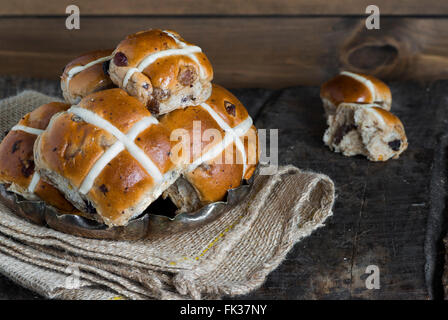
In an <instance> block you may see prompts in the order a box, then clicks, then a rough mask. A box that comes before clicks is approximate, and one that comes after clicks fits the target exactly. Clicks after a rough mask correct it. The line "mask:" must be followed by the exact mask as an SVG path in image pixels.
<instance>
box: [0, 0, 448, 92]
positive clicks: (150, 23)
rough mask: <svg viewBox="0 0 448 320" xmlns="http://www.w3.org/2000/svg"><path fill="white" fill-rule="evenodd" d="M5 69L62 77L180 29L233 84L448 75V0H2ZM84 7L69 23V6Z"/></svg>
mask: <svg viewBox="0 0 448 320" xmlns="http://www.w3.org/2000/svg"><path fill="white" fill-rule="evenodd" d="M0 3H1V5H0V39H1V41H0V74H8V75H11V74H14V75H25V76H33V77H43V78H49V79H56V78H57V77H58V76H59V75H60V73H61V70H62V68H63V66H64V65H65V64H66V63H67V62H68V61H69V60H70V59H72V58H73V57H75V56H76V55H78V54H80V53H82V52H86V51H89V50H94V49H98V48H113V47H114V46H115V45H116V44H117V43H118V42H119V41H120V40H121V39H122V38H123V37H125V36H126V35H127V34H129V33H134V32H136V31H139V30H143V29H148V28H155V27H159V28H170V29H174V30H177V31H178V32H180V33H181V34H182V35H183V36H184V37H185V38H186V39H187V40H189V41H191V42H194V43H196V44H198V45H200V46H201V47H202V48H203V50H204V51H205V52H206V53H207V55H208V56H209V58H210V60H211V61H212V63H213V66H214V69H215V74H216V77H215V81H216V82H218V83H221V84H222V85H224V86H227V87H232V88H235V87H265V88H281V87H286V86H294V85H320V84H321V83H322V82H323V81H324V80H326V79H327V78H328V77H330V76H331V75H333V74H334V73H335V72H337V71H338V70H339V69H341V68H348V69H350V70H355V71H363V72H366V73H371V74H374V75H377V76H380V77H381V78H383V79H385V80H405V79H409V80H418V81H419V80H434V79H444V78H445V79H446V78H448V37H447V36H446V32H447V30H448V1H446V0H429V1H422V0H406V1H390V0H377V1H375V4H376V5H377V6H378V7H379V8H380V13H381V25H380V27H381V29H380V30H367V29H366V27H365V18H366V17H367V15H366V14H365V9H366V7H367V5H369V4H371V1H369V0H339V1H327V0H312V1H311V0H213V1H210V0H197V1H182V0H164V1H160V0H130V1H116V0H95V1H76V0H15V1H6V0H4V1H1V2H0ZM69 4H76V5H78V6H79V8H80V11H81V24H80V26H81V28H80V30H67V29H66V28H65V20H66V17H67V14H66V13H65V9H66V6H67V5H69Z"/></svg>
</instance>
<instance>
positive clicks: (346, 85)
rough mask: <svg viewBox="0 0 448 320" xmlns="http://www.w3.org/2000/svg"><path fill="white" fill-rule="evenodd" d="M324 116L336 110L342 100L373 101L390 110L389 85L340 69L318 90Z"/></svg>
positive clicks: (349, 101)
mask: <svg viewBox="0 0 448 320" xmlns="http://www.w3.org/2000/svg"><path fill="white" fill-rule="evenodd" d="M320 97H321V99H322V103H323V105H324V109H325V114H326V116H327V117H328V116H331V115H333V114H334V113H335V112H336V108H337V107H338V106H339V104H340V103H342V102H347V103H364V104H365V103H375V104H377V105H378V106H379V107H381V108H383V109H385V110H390V107H391V104H392V95H391V92H390V89H389V87H388V86H387V85H386V84H385V83H384V82H382V81H381V80H379V79H377V78H375V77H373V76H369V75H365V74H361V73H353V72H348V71H342V72H341V73H340V74H338V75H337V76H335V77H334V78H332V79H330V80H328V81H327V82H325V83H324V84H323V85H322V87H321V90H320Z"/></svg>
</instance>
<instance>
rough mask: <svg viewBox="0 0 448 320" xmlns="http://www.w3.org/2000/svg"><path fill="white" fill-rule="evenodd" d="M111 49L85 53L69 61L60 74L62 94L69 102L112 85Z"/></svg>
mask: <svg viewBox="0 0 448 320" xmlns="http://www.w3.org/2000/svg"><path fill="white" fill-rule="evenodd" d="M111 54H112V50H98V51H93V52H89V53H85V54H83V55H81V56H79V57H77V58H76V59H74V60H73V61H71V62H70V63H69V64H67V66H66V67H65V69H64V72H63V74H62V76H61V89H62V94H63V96H64V98H65V101H67V102H68V103H70V104H77V103H78V102H79V101H80V100H81V99H82V98H84V97H85V96H87V95H88V94H90V93H92V92H96V91H100V90H105V89H109V88H112V87H114V84H113V83H112V80H110V77H109V62H110V59H111Z"/></svg>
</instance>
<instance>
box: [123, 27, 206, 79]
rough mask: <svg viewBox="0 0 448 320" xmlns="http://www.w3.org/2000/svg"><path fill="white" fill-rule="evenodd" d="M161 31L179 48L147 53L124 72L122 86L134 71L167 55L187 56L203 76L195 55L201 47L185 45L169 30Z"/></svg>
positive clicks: (141, 69) (140, 70)
mask: <svg viewBox="0 0 448 320" xmlns="http://www.w3.org/2000/svg"><path fill="white" fill-rule="evenodd" d="M163 32H164V33H165V34H167V35H168V36H170V37H171V38H172V39H173V40H174V41H175V42H176V44H177V45H178V46H179V47H180V48H179V49H167V50H163V51H158V52H154V53H150V54H149V55H147V56H146V57H145V58H144V59H143V60H142V61H141V62H140V63H139V64H138V66H137V67H136V68H130V69H129V70H128V71H127V72H126V75H125V76H124V78H123V83H122V88H126V86H127V84H128V82H129V79H130V78H131V77H132V75H133V74H134V72H143V70H145V69H146V68H147V67H148V66H150V65H151V64H153V63H154V62H155V61H156V60H158V59H160V58H164V57H169V56H181V55H183V56H187V57H189V58H190V59H191V60H193V61H194V62H195V63H196V64H197V65H198V67H199V72H200V75H201V77H202V78H204V77H205V71H204V70H203V68H202V65H201V63H200V62H199V60H198V58H197V57H196V55H195V53H197V52H202V50H201V48H199V47H198V46H190V45H187V44H186V43H185V42H183V41H180V40H179V39H178V38H177V37H176V36H175V35H174V34H173V33H171V32H169V31H163Z"/></svg>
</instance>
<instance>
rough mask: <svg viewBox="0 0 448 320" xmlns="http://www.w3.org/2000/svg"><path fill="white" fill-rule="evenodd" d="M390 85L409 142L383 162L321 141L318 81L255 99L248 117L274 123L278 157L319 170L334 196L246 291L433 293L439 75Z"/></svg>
mask: <svg viewBox="0 0 448 320" xmlns="http://www.w3.org/2000/svg"><path fill="white" fill-rule="evenodd" d="M391 89H392V95H393V97H394V103H393V106H392V109H393V111H394V113H396V114H397V115H398V116H400V118H401V120H402V121H403V123H404V125H405V128H406V133H407V135H408V138H409V141H410V146H409V149H408V150H407V151H406V152H405V153H404V154H403V155H402V156H401V157H400V159H398V160H391V161H389V162H386V163H373V162H369V161H367V160H366V159H364V158H362V157H353V158H347V157H343V156H341V155H340V154H335V153H332V152H331V151H330V150H329V149H327V148H326V147H325V146H324V145H323V143H322V135H323V131H324V129H325V122H324V119H323V117H322V110H321V103H320V100H319V97H318V93H319V91H318V88H306V87H302V88H301V87H299V88H291V89H287V90H284V91H282V93H281V96H280V97H279V99H278V100H276V101H274V102H272V104H269V105H266V106H265V107H264V108H263V110H262V111H261V114H260V116H259V117H258V118H257V121H256V125H257V127H259V128H279V129H280V130H279V150H280V155H279V159H280V161H281V163H293V164H294V165H296V166H298V167H300V168H302V169H309V170H313V171H318V172H322V173H325V174H328V175H329V176H330V177H331V178H332V179H334V181H335V184H336V192H337V200H336V205H335V209H334V216H333V217H332V218H331V219H330V221H328V222H327V223H326V227H325V228H323V229H319V230H317V232H315V233H314V234H313V235H312V236H311V237H309V238H307V239H305V240H304V241H303V242H301V243H299V244H298V245H296V246H295V247H294V249H293V251H292V252H290V254H289V255H288V257H287V259H286V260H285V261H284V263H283V264H282V265H281V266H280V267H279V268H278V269H277V270H275V271H274V272H273V273H272V274H271V275H270V276H269V278H268V280H267V282H266V283H265V285H264V286H263V287H262V288H260V289H259V290H257V291H256V292H254V293H252V294H250V295H248V296H245V298H250V299H269V298H270V299H429V298H431V297H434V296H433V292H432V291H433V288H432V284H431V283H428V282H427V279H429V278H431V276H430V275H428V274H427V272H428V270H427V268H426V265H427V264H428V261H427V259H428V256H427V254H425V243H426V238H427V232H428V229H427V225H428V216H429V211H430V209H431V206H432V204H431V203H430V201H429V199H430V190H431V187H430V183H431V179H430V177H431V173H432V171H433V161H434V159H435V158H436V157H435V155H436V154H437V153H438V152H440V148H442V146H441V145H440V137H441V135H442V134H443V133H444V132H446V130H447V129H448V128H447V126H448V124H447V123H446V119H447V116H448V101H447V99H446V93H445V92H446V90H447V89H448V82H443V83H438V84H432V85H419V84H416V83H403V84H392V85H391ZM410 93H412V94H410ZM428 108H429V109H431V110H433V112H428ZM428 123H430V124H431V125H429V126H428V125H427V124H428ZM444 161H446V159H445V160H444ZM433 192H445V190H437V191H436V190H433ZM438 214H439V215H442V214H444V211H439V212H438ZM368 265H377V266H378V267H379V269H380V275H381V289H380V290H368V289H367V288H366V286H365V280H366V278H367V274H365V270H366V268H367V266H368ZM437 281H438V282H440V278H438V279H437Z"/></svg>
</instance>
